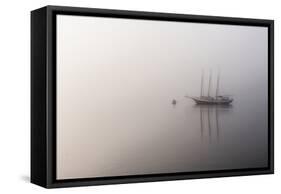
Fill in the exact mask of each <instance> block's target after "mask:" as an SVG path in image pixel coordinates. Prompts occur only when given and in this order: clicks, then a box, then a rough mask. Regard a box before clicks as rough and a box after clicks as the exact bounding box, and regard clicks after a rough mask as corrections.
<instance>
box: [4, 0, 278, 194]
mask: <svg viewBox="0 0 281 194" xmlns="http://www.w3.org/2000/svg"><path fill="white" fill-rule="evenodd" d="M48 4H49V5H67V6H82V7H95V8H111V9H125V10H140V11H157V12H174V13H186V14H201V15H219V16H233V17H248V18H266V19H274V20H275V35H276V36H275V49H276V50H275V55H276V56H275V75H276V76H275V85H276V86H278V85H279V84H280V83H281V77H280V76H278V74H279V73H281V72H280V71H281V69H280V67H279V66H278V64H279V63H280V57H279V52H280V50H281V49H280V43H281V42H280V38H279V36H278V35H279V34H280V30H281V27H280V25H279V21H280V20H281V12H280V5H279V4H280V3H279V1H277V0H267V1H265V0H263V1H258V0H256V1H245V0H230V1H225V0H212V1H208V0H206V1H203V0H189V1H187V0H170V1H168V0H166V1H164V0H154V1H153V0H139V1H132V0H131V1H130V0H119V1H118V0H100V1H98V0H80V1H79V2H78V1H67V0H60V1H47V0H46V1H43V0H25V1H21V0H18V1H15V0H9V1H2V2H1V8H0V9H1V11H0V21H1V23H0V24H1V30H0V34H1V35H0V49H1V55H0V88H1V95H0V99H1V100H0V118H1V120H0V130H1V136H0V153H1V155H0V156H1V159H0V183H1V186H0V192H1V193H16V192H26V193H40V192H41V193H43V192H49V193H63V192H65V193H67V192H68V193H75V192H76V193H81V192H83V193H93V192H95V193H97V194H102V193H157V192H161V193H187V192H190V193H194V192H196V193H235V194H236V193H246V192H249V193H266V192H269V193H274V192H275V193H277V191H278V190H281V189H280V187H279V184H280V183H279V182H280V179H281V175H280V171H279V169H280V168H279V163H280V160H281V156H280V149H279V147H281V142H280V141H278V140H279V139H280V137H281V133H280V132H279V127H280V126H281V123H280V120H279V119H280V118H281V117H280V116H279V115H280V111H281V103H280V102H279V101H278V98H280V96H281V91H280V89H278V87H275V88H276V90H275V99H276V102H275V105H276V106H275V108H276V109H275V115H276V117H275V120H276V125H275V140H276V143H275V147H276V151H275V157H276V158H275V163H276V168H275V171H276V173H275V175H260V176H245V177H231V178H213V179H201V180H185V181H170V182H157V183H141V184H123V185H111V186H99V187H80V188H68V189H56V190H45V189H42V188H40V187H38V186H35V185H32V184H29V171H30V168H29V165H30V164H29V163H30V159H29V158H30V152H29V148H30V13H29V12H30V11H31V10H33V9H36V8H39V7H42V6H45V5H48ZM279 192H280V191H279Z"/></svg>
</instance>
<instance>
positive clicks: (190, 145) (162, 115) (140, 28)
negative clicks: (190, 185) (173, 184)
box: [31, 6, 274, 188]
mask: <svg viewBox="0 0 281 194" xmlns="http://www.w3.org/2000/svg"><path fill="white" fill-rule="evenodd" d="M273 25H274V24H273V21H272V20H261V19H245V18H230V17H214V16H195V15H183V14H171V13H151V12H137V11H120V10H105V9H92V8H74V7H60V6H46V7H43V8H40V9H37V10H34V11H32V12H31V182H32V183H35V184H37V185H40V186H43V187H46V188H55V187H70V186H83V185H84V186H86V185H100V184H116V183H133V182H146V181H166V180H180V179H193V178H209V177H226V176H238V175H257V174H271V173H273V172H274V170H273V162H274V161H273V155H274V154H273V114H274V111H273V100H274V99H273V80H274V79H273V53H274V51H273V49H274V46H273V43H274V41H273Z"/></svg>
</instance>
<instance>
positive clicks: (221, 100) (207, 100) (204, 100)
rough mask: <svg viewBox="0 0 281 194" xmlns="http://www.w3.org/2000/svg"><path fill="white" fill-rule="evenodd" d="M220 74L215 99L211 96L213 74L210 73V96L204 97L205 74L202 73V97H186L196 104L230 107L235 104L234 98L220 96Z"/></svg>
mask: <svg viewBox="0 0 281 194" xmlns="http://www.w3.org/2000/svg"><path fill="white" fill-rule="evenodd" d="M219 80H220V77H219V74H218V78H217V88H216V95H215V97H213V96H210V88H211V81H212V74H211V72H210V76H209V88H208V95H207V96H204V95H203V92H204V91H203V82H204V73H203V72H202V76H201V95H200V96H199V97H190V96H186V97H187V98H190V99H192V100H194V101H195V103H196V104H209V105H218V104H223V105H228V104H230V103H232V102H233V98H230V97H229V96H226V95H224V96H223V95H218V93H219Z"/></svg>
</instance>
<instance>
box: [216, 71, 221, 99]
mask: <svg viewBox="0 0 281 194" xmlns="http://www.w3.org/2000/svg"><path fill="white" fill-rule="evenodd" d="M219 84H220V72H218V78H217V89H216V98H217V97H218V96H219Z"/></svg>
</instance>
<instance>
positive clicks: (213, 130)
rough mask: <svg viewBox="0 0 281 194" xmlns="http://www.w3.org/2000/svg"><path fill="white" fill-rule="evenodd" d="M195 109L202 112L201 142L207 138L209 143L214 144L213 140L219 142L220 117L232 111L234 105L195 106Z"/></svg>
mask: <svg viewBox="0 0 281 194" xmlns="http://www.w3.org/2000/svg"><path fill="white" fill-rule="evenodd" d="M193 108H195V109H199V111H200V133H201V140H204V139H205V138H206V137H207V138H208V139H209V142H212V140H213V139H215V140H216V141H219V140H220V133H221V123H220V115H222V114H225V113H226V112H229V111H231V110H232V105H231V104H220V105H208V104H195V105H194V106H193Z"/></svg>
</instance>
